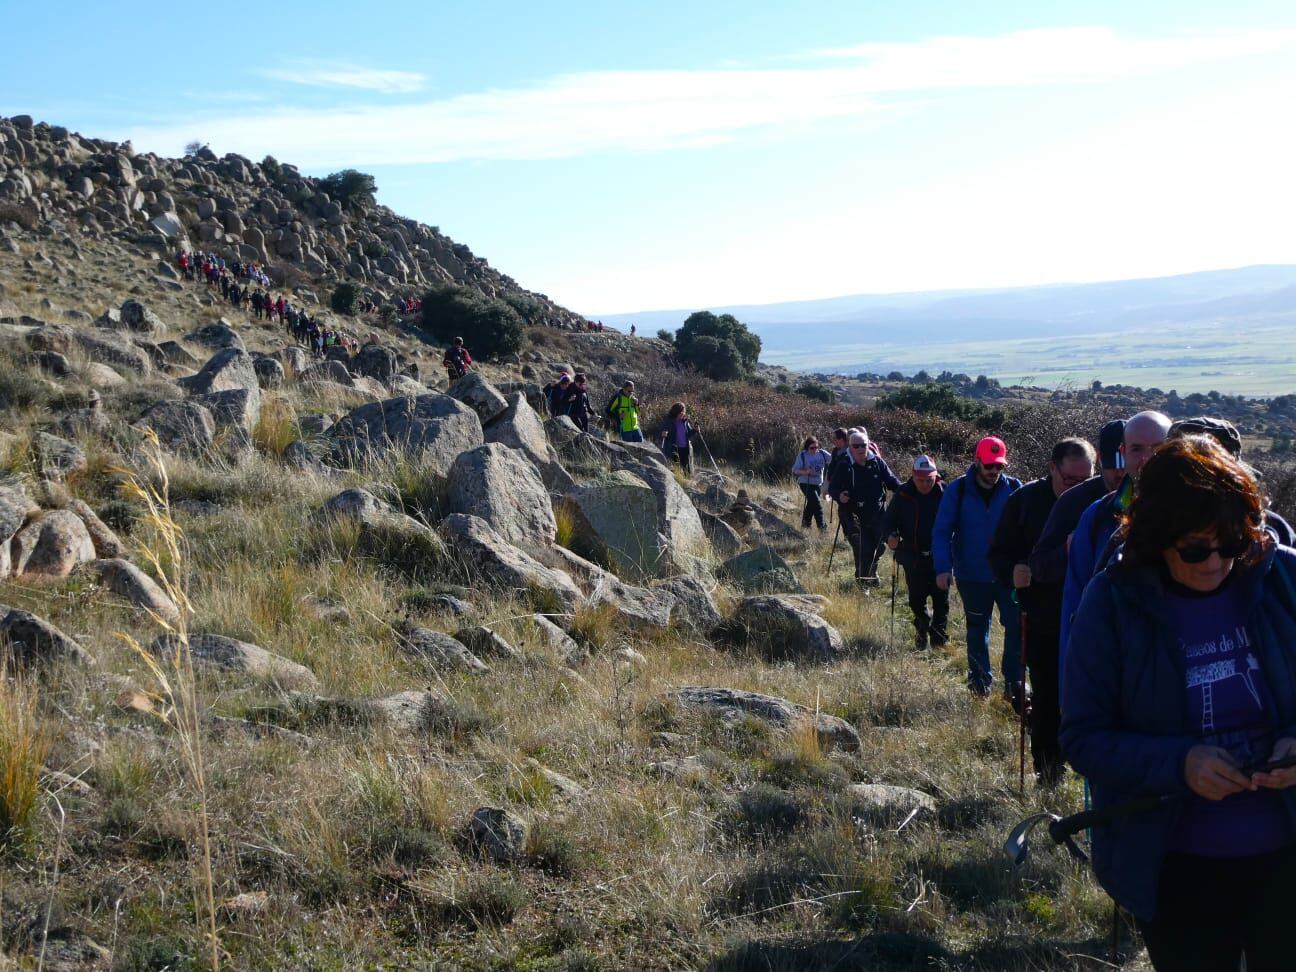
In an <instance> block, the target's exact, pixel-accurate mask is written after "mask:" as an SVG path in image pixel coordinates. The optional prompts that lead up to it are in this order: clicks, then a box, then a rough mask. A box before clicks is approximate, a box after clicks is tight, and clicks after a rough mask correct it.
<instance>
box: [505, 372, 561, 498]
mask: <svg viewBox="0 0 1296 972" xmlns="http://www.w3.org/2000/svg"><path fill="white" fill-rule="evenodd" d="M508 401H509V406H508V409H507V410H506V411H505V412H504V413H503V414H502V415H500V416H499V417H498V418H496V419H495V420H494V421H493V422H491V424H490V425H488V426H487V427H486V441H487V442H498V443H500V444H501V445H506V446H508V447H509V448H510V449H516V450H518V451H519V452H522V453H523V454H525V455H526V457H527V458H528V459H530V460H531V462H532V464H533V465H534V466H535V467H536V469H538V470H540V478H541V479H543V480H544V484H545V486H547V487H548V488H549V489H551V490H553V491H554V492H555V493H559V494H563V493H566V492H568V491H569V490H571V489H573V488H574V487H575V485H576V481H575V480H574V479H572V477H571V474H570V473H568V472H567V470H566V469H564V468H563V465H562V463H561V462H560V461H559V460H558V454H557V453H556V452H555V451H554V449H553V447H552V446H550V445H549V442H548V440H547V439H546V438H545V429H544V423H542V422H541V421H540V416H539V415H537V414H536V411H535V409H533V408H532V407H531V406H530V405H529V404H528V403H527V399H526V396H525V395H524V394H523V393H522V392H514V393H513V394H512V395H511V396H510V397H509V400H508Z"/></svg>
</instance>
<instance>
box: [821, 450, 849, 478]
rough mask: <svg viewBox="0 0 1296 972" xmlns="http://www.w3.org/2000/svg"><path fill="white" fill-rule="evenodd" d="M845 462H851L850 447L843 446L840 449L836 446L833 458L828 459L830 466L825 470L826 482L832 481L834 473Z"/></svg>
mask: <svg viewBox="0 0 1296 972" xmlns="http://www.w3.org/2000/svg"><path fill="white" fill-rule="evenodd" d="M843 462H850V448H849V447H848V446H842V447H841V448H840V449H838V448H836V447H834V448H833V451H832V458H831V459H829V460H828V468H827V469H826V470H824V482H825V483H832V478H833V474H834V473H836V472H837V469H838V467H840V466H841V464H842V463H843Z"/></svg>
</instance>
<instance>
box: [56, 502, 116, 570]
mask: <svg viewBox="0 0 1296 972" xmlns="http://www.w3.org/2000/svg"><path fill="white" fill-rule="evenodd" d="M68 509H70V510H71V511H72V512H73V513H75V514H76V515H77V516H79V517H81V522H82V523H84V524H85V528H86V532H87V533H89V534H90V539H91V540H92V541H93V542H94V548H95V553H97V554H98V555H99V556H100V557H101V558H104V559H109V558H113V557H124V556H125V555H126V545H125V544H123V543H122V542H121V539H120V538H119V537H118V536H117V534H116V533H114V532H113V531H112V529H111V528H110V527H109V526H108V524H106V523H104V521H103V520H101V519H99V514H97V513H96V512H95V511H94V510H92V509H91V508H90V505H89V504H88V503H86V502H85V501H83V500H79V499H74V500H71V501H69V502H68Z"/></svg>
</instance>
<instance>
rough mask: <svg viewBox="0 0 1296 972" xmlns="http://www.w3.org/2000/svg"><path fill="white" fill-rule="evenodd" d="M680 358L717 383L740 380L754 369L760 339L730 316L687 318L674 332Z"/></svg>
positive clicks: (705, 314) (706, 314)
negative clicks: (734, 379) (717, 381)
mask: <svg viewBox="0 0 1296 972" xmlns="http://www.w3.org/2000/svg"><path fill="white" fill-rule="evenodd" d="M675 347H676V348H677V349H678V350H679V356H680V358H681V359H682V360H683V361H684V362H686V363H687V364H691V365H693V367H695V368H697V369H698V371H701V372H702V373H703V374H705V375H707V376H708V377H710V378H715V379H717V380H719V381H724V380H726V379H732V378H741V377H743V376H744V375H747V374H750V373H751V372H752V371H753V370H754V369H755V368H756V361H757V359H759V358H760V350H761V339H760V338H759V337H757V336H756V335H755V334H753V333H752V332H751V331H749V330H747V325H746V324H743V323H742V322H741V321H739V320H738V319H737V318H736V317H734V316H733V315H732V314H721V315H719V316H716V315H715V314H712V313H711V312H710V311H697V312H696V313H693V314H690V315H689V316H688V317H687V318H686V319H685V321H684V325H683V327H681V328H680V329H679V330H678V331H676V332H675Z"/></svg>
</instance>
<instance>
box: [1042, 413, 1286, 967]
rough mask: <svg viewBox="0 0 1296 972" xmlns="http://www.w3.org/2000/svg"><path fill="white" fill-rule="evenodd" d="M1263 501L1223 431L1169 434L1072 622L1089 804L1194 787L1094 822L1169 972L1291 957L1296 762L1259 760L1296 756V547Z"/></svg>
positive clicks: (1071, 751)
mask: <svg viewBox="0 0 1296 972" xmlns="http://www.w3.org/2000/svg"><path fill="white" fill-rule="evenodd" d="M1264 506H1265V504H1264V499H1263V497H1262V496H1261V494H1260V490H1259V487H1258V486H1257V484H1256V480H1255V477H1254V476H1253V475H1252V473H1251V472H1250V470H1249V469H1248V468H1247V467H1246V466H1244V465H1242V464H1241V463H1240V462H1238V461H1237V460H1236V459H1235V458H1234V457H1233V456H1231V455H1230V454H1229V453H1228V452H1227V451H1226V450H1225V449H1223V448H1222V447H1221V446H1220V445H1219V444H1218V443H1217V442H1216V441H1215V440H1214V439H1212V438H1210V437H1208V436H1204V435H1190V436H1186V437H1183V438H1176V439H1171V440H1170V441H1168V442H1166V443H1165V444H1164V445H1162V446H1160V447H1159V448H1158V449H1157V451H1156V452H1155V453H1154V454H1153V455H1152V456H1151V458H1149V459H1148V460H1147V462H1146V464H1145V465H1144V466H1143V469H1142V472H1141V474H1140V477H1139V480H1138V484H1137V487H1136V489H1135V492H1134V495H1133V499H1132V501H1131V502H1130V504H1129V506H1128V508H1127V510H1126V511H1125V512H1124V513H1122V515H1121V524H1120V526H1119V528H1118V530H1119V532H1118V533H1117V535H1116V538H1117V540H1118V541H1120V543H1121V546H1120V547H1119V549H1118V550H1117V553H1116V555H1115V559H1114V561H1113V562H1112V563H1111V564H1110V565H1109V566H1108V567H1107V568H1106V569H1105V570H1103V571H1102V572H1101V573H1100V574H1099V575H1098V576H1097V577H1095V578H1094V579H1093V580H1092V581H1091V582H1090V584H1089V586H1088V588H1087V589H1086V590H1085V593H1084V597H1083V599H1082V601H1081V603H1080V607H1079V610H1078V611H1077V612H1076V616H1075V618H1074V620H1073V622H1072V626H1071V634H1070V639H1071V641H1070V646H1069V649H1068V652H1067V658H1066V678H1065V679H1064V681H1063V696H1062V729H1061V734H1060V737H1061V742H1062V749H1063V752H1064V753H1065V754H1066V757H1067V759H1068V760H1069V761H1070V763H1071V765H1072V766H1074V767H1075V769H1076V770H1077V771H1079V772H1080V773H1082V774H1083V775H1084V776H1086V777H1087V778H1088V779H1089V783H1090V787H1091V789H1092V792H1093V803H1094V808H1095V809H1096V810H1102V809H1104V808H1108V807H1113V806H1116V805H1118V804H1120V803H1122V802H1124V801H1126V800H1129V799H1132V798H1135V797H1143V796H1151V795H1175V794H1182V796H1183V798H1182V799H1177V800H1167V801H1166V802H1165V803H1164V805H1163V806H1161V807H1159V808H1158V809H1157V810H1155V811H1152V812H1149V813H1143V814H1140V815H1137V816H1133V817H1126V818H1123V819H1120V820H1117V821H1115V822H1113V823H1111V824H1109V825H1107V826H1100V827H1096V828H1095V829H1094V831H1093V863H1094V871H1095V873H1096V874H1097V877H1098V880H1099V882H1100V883H1101V884H1102V886H1103V887H1104V888H1105V889H1106V890H1107V892H1108V893H1109V894H1111V896H1112V897H1113V898H1115V899H1116V901H1117V902H1118V903H1120V904H1121V905H1123V906H1124V907H1125V908H1126V909H1127V910H1128V911H1130V912H1131V913H1132V914H1133V915H1134V917H1135V918H1136V920H1137V922H1138V926H1139V929H1140V931H1141V932H1142V934H1143V939H1144V941H1145V943H1146V944H1147V948H1148V955H1149V957H1150V958H1151V960H1152V964H1153V967H1154V968H1156V969H1157V970H1158V972H1174V970H1189V969H1194V970H1196V969H1211V970H1213V969H1220V970H1224V969H1228V970H1234V969H1237V968H1238V966H1239V963H1240V960H1241V959H1242V957H1243V956H1245V957H1246V963H1247V964H1246V967H1247V969H1248V972H1262V970H1266V972H1267V970H1274V972H1276V970H1279V969H1288V968H1291V967H1292V960H1291V957H1292V950H1291V942H1290V940H1289V938H1288V929H1289V928H1290V924H1291V921H1290V915H1291V908H1292V905H1293V903H1294V902H1296V767H1289V768H1265V767H1264V766H1263V764H1264V763H1266V762H1268V761H1276V760H1283V759H1286V758H1289V757H1292V756H1293V755H1296V551H1293V550H1291V549H1290V548H1287V547H1283V546H1281V545H1279V544H1278V543H1276V542H1275V540H1274V536H1273V534H1272V533H1270V532H1269V531H1268V530H1267V529H1266V527H1265V525H1264V523H1265V517H1264ZM1253 766H1259V767H1260V769H1258V770H1248V769H1247V767H1253Z"/></svg>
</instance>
